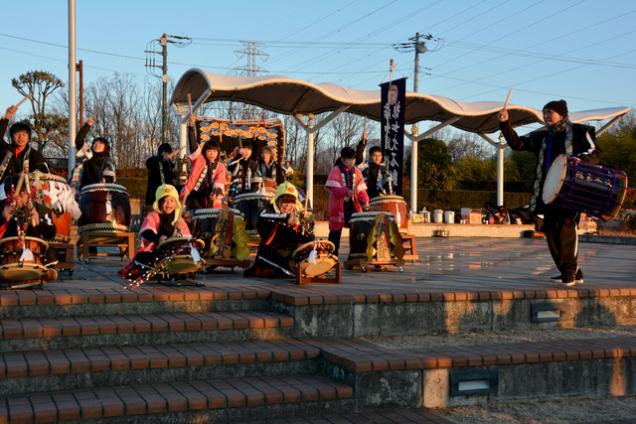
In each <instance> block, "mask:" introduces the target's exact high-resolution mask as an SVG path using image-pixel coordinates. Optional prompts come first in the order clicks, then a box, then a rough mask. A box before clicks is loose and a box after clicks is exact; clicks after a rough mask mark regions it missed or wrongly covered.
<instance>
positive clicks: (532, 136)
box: [499, 121, 601, 212]
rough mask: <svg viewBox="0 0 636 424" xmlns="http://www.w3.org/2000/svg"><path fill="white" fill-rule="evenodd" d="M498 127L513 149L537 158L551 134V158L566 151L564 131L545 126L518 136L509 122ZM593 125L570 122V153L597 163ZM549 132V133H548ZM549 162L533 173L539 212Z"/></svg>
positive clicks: (599, 156) (597, 153)
mask: <svg viewBox="0 0 636 424" xmlns="http://www.w3.org/2000/svg"><path fill="white" fill-rule="evenodd" d="M499 129H500V130H501V133H502V134H503V136H504V138H505V139H506V142H507V143H508V145H509V146H510V147H511V148H512V149H513V150H524V151H529V152H533V153H534V154H535V155H536V156H537V158H539V157H540V152H541V149H542V146H543V144H544V143H546V140H547V139H548V138H549V136H550V135H551V136H552V137H553V139H552V160H554V159H555V158H556V157H557V156H558V155H560V154H565V153H566V146H565V141H566V140H565V138H566V131H562V132H559V133H555V132H553V131H552V130H549V129H547V128H541V129H538V130H536V131H532V132H531V133H529V134H527V135H524V136H519V135H517V133H516V131H515V130H514V129H513V128H512V127H511V126H510V122H509V121H506V122H500V123H499ZM595 132H596V131H595V129H594V127H591V126H589V125H582V124H572V155H573V156H576V157H578V158H579V159H582V160H584V161H586V162H590V163H594V164H597V163H599V161H600V159H601V151H600V149H599V148H598V146H597V145H596V135H595ZM550 133H551V134H550ZM549 165H550V164H549V163H545V164H543V168H544V170H542V171H541V175H538V174H537V175H535V183H536V182H537V179H539V177H540V179H539V187H540V189H539V192H538V193H536V194H537V207H538V208H537V212H541V211H542V209H543V207H544V206H545V205H544V204H543V202H542V200H541V194H542V191H543V183H544V182H545V177H546V175H547V169H548V168H549Z"/></svg>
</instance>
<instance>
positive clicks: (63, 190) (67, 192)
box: [29, 172, 78, 243]
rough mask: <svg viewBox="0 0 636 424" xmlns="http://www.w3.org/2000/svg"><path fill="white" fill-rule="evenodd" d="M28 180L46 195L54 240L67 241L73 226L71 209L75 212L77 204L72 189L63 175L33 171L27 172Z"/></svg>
mask: <svg viewBox="0 0 636 424" xmlns="http://www.w3.org/2000/svg"><path fill="white" fill-rule="evenodd" d="M29 181H30V182H31V184H32V185H33V186H34V188H36V187H39V189H40V190H42V193H43V194H44V195H45V196H47V197H48V200H49V201H50V204H47V205H46V206H47V207H50V208H51V213H50V216H51V220H52V221H53V225H55V237H54V239H53V240H54V241H56V242H60V243H68V241H69V240H70V238H71V227H72V226H73V215H72V213H71V210H73V211H74V213H76V214H77V210H78V205H77V201H76V200H75V194H74V192H73V189H72V188H71V186H70V185H69V184H68V182H67V181H66V179H65V178H64V177H60V176H58V175H55V174H48V173H41V172H34V173H31V174H29Z"/></svg>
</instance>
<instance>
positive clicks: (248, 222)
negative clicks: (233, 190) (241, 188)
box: [233, 191, 274, 230]
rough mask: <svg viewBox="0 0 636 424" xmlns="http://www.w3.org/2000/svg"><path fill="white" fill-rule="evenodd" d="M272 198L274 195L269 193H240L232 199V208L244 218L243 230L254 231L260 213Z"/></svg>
mask: <svg viewBox="0 0 636 424" xmlns="http://www.w3.org/2000/svg"><path fill="white" fill-rule="evenodd" d="M273 198H274V193H272V192H269V191H263V192H253V193H241V194H238V195H237V196H236V197H234V203H233V206H234V207H235V208H236V209H238V210H239V211H241V213H242V214H243V216H244V217H245V228H246V229H247V230H255V229H256V223H257V222H258V217H259V216H260V214H261V211H262V210H264V209H266V208H267V205H268V204H269V203H270V202H271V200H272V199H273Z"/></svg>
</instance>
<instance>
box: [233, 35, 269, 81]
mask: <svg viewBox="0 0 636 424" xmlns="http://www.w3.org/2000/svg"><path fill="white" fill-rule="evenodd" d="M241 43H243V46H244V47H243V48H242V49H239V50H234V53H236V55H237V56H238V57H239V58H241V57H244V58H245V59H246V60H247V63H246V64H245V65H243V66H237V67H235V68H234V70H235V71H238V74H239V75H244V76H248V77H254V76H257V75H261V74H265V73H267V71H266V70H265V69H263V68H261V67H260V66H258V65H257V64H256V58H257V57H259V56H260V57H263V58H267V57H269V54H268V53H265V52H264V51H262V50H261V49H259V46H261V44H260V43H257V42H256V41H241Z"/></svg>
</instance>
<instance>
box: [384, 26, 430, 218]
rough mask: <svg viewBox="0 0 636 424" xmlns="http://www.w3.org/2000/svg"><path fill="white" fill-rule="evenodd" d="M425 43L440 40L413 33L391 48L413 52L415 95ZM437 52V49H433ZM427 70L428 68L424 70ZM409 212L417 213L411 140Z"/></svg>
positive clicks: (414, 147)
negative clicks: (403, 41)
mask: <svg viewBox="0 0 636 424" xmlns="http://www.w3.org/2000/svg"><path fill="white" fill-rule="evenodd" d="M426 41H435V42H437V43H438V45H439V43H441V41H442V40H441V38H437V37H433V36H432V35H431V34H426V35H422V34H420V33H419V32H416V33H415V37H411V38H409V41H408V42H406V43H398V44H394V45H393V48H394V49H395V50H397V51H399V52H403V53H406V52H412V51H414V52H415V66H414V68H413V91H414V92H416V93H417V90H418V88H419V82H420V54H424V53H426V52H428V51H431V50H429V48H428V46H427V45H426ZM435 50H437V48H436V49H435ZM426 69H428V68H426ZM411 134H412V136H413V137H416V136H417V124H413V125H411ZM411 140H412V141H411V212H412V213H416V212H417V150H418V149H417V141H415V140H413V139H411Z"/></svg>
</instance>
